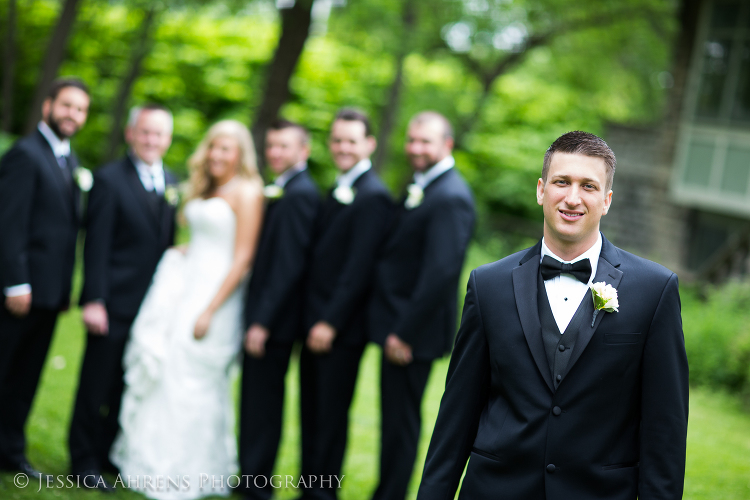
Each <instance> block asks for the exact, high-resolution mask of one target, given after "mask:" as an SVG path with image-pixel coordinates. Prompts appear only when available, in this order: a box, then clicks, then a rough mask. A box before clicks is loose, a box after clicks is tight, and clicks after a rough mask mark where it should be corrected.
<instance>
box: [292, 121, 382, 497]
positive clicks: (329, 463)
mask: <svg viewBox="0 0 750 500" xmlns="http://www.w3.org/2000/svg"><path fill="white" fill-rule="evenodd" d="M375 146H376V141H375V137H373V135H372V131H371V128H370V122H369V119H368V118H367V116H365V115H364V114H362V113H361V112H359V111H356V110H352V109H343V110H341V111H339V113H338V114H337V115H336V117H335V119H334V121H333V124H332V125H331V133H330V137H329V139H328V147H329V149H330V151H331V156H332V157H333V161H334V163H335V165H336V168H337V169H338V170H339V172H340V174H339V176H338V178H337V179H336V187H335V188H334V189H332V190H331V191H330V193H329V195H328V197H327V198H326V201H325V203H324V205H323V208H322V210H321V214H320V217H319V218H318V223H317V225H316V230H315V245H314V247H313V254H312V261H311V263H310V275H309V276H310V278H309V284H308V289H307V311H306V318H307V319H306V329H307V331H308V334H307V340H306V344H305V349H303V351H302V355H301V359H300V376H301V382H300V397H301V413H302V417H301V418H302V474H303V475H304V476H308V477H309V475H315V476H317V477H321V476H322V477H325V478H326V479H327V480H328V481H329V482H328V483H327V484H312V485H310V484H308V485H307V486H308V489H307V490H306V491H305V493H304V498H331V499H334V498H336V497H337V489H338V486H339V483H338V482H337V480H336V479H334V478H333V476H337V477H338V479H341V466H342V463H343V460H344V453H345V450H346V438H347V432H348V423H349V406H350V405H351V402H352V397H353V395H354V388H355V386H356V381H357V372H358V371H359V363H360V359H361V358H362V353H363V352H364V348H365V345H366V344H367V338H368V335H367V323H366V319H365V312H366V305H367V301H368V299H369V293H370V290H371V286H372V277H373V271H374V270H375V262H376V257H377V255H378V252H379V250H380V247H381V245H382V243H383V240H384V237H385V234H386V231H387V229H388V226H389V224H390V221H391V215H392V211H393V203H392V201H391V196H390V193H389V192H388V190H387V189H386V188H385V186H384V185H383V183H382V182H381V181H380V179H379V178H378V176H377V174H376V173H375V172H374V171H373V170H372V164H371V162H370V155H371V154H372V153H373V151H374V150H375Z"/></svg>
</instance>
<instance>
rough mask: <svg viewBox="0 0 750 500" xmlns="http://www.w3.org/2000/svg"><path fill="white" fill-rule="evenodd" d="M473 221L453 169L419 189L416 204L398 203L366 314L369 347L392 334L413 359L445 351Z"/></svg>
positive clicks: (469, 201)
mask: <svg viewBox="0 0 750 500" xmlns="http://www.w3.org/2000/svg"><path fill="white" fill-rule="evenodd" d="M475 217H476V216H475V212H474V200H473V198H472V195H471V191H470V190H469V187H468V186H467V185H466V183H465V182H464V180H463V178H462V177H461V175H460V174H459V173H458V171H457V170H456V169H455V167H454V168H451V169H450V170H448V171H447V172H445V173H443V174H442V175H440V176H439V177H437V178H436V179H435V180H433V181H432V182H431V183H430V184H429V185H428V186H427V187H426V188H425V190H424V199H423V201H422V203H421V205H419V206H418V207H416V208H414V209H411V210H407V209H406V208H405V207H404V206H403V204H402V206H401V207H400V209H399V214H398V218H397V221H396V223H395V225H394V227H393V229H392V230H391V232H390V235H389V236H388V239H387V242H386V244H385V246H384V249H383V254H382V257H381V259H380V262H379V263H378V268H377V272H376V278H375V292H374V297H373V300H372V302H371V305H370V311H369V312H370V322H371V325H372V339H373V340H374V341H375V342H377V343H379V344H381V345H382V344H383V343H384V341H385V338H386V336H387V335H388V334H390V333H395V334H396V335H398V336H399V337H400V338H401V339H402V340H404V341H405V342H406V343H408V344H409V345H411V347H412V351H413V355H414V357H415V358H420V359H434V358H438V357H440V356H442V355H444V354H445V353H447V352H450V348H451V345H452V344H453V336H454V333H455V331H456V308H457V305H458V304H457V302H458V279H459V277H460V275H461V267H462V266H463V261H464V255H465V253H466V247H467V246H468V244H469V240H470V239H471V235H472V232H473V230H474V221H475Z"/></svg>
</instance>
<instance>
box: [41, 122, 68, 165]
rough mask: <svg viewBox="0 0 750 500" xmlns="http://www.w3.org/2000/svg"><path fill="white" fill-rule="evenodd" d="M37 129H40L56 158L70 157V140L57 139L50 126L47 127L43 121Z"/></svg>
mask: <svg viewBox="0 0 750 500" xmlns="http://www.w3.org/2000/svg"><path fill="white" fill-rule="evenodd" d="M37 128H38V129H39V132H41V133H42V135H43V136H44V138H45V139H47V142H48V143H49V145H50V147H51V148H52V153H53V154H54V155H55V158H60V157H61V156H70V140H69V139H67V138H65V139H60V138H59V137H57V135H55V133H54V132H53V131H52V129H51V128H49V125H47V124H46V123H45V122H43V121H41V122H39V125H38V126H37Z"/></svg>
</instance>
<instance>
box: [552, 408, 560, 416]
mask: <svg viewBox="0 0 750 500" xmlns="http://www.w3.org/2000/svg"><path fill="white" fill-rule="evenodd" d="M561 413H562V409H560V407H559V406H555V407H554V408H552V414H553V415H554V416H556V417H559V416H560V414H561Z"/></svg>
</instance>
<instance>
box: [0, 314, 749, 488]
mask: <svg viewBox="0 0 750 500" xmlns="http://www.w3.org/2000/svg"><path fill="white" fill-rule="evenodd" d="M83 341H84V337H83V330H82V325H81V322H80V313H79V311H78V310H73V311H71V312H69V313H67V314H65V315H63V316H62V317H61V319H60V323H59V325H58V330H57V333H56V335H55V339H54V342H53V345H52V348H51V351H50V354H49V357H48V359H47V364H46V367H45V370H44V374H43V378H42V383H41V386H40V390H39V392H38V394H37V398H36V401H35V404H34V408H33V410H32V414H31V418H30V420H29V425H28V432H27V436H28V456H29V459H30V460H31V462H32V464H34V465H35V466H37V467H38V468H40V469H41V470H44V471H45V472H48V473H51V474H66V473H67V472H68V455H67V444H66V443H67V429H68V425H69V422H70V417H71V410H72V406H73V398H74V391H75V388H76V383H77V375H78V369H79V363H80V358H81V354H82V350H83V343H84V342H83ZM379 362H380V353H379V351H378V349H376V348H374V347H371V348H368V350H367V351H366V354H365V357H364V360H363V363H362V370H361V372H360V376H359V380H358V386H357V393H356V397H355V401H354V407H353V409H352V412H351V428H350V443H349V449H348V454H347V458H346V463H345V466H344V474H345V477H344V480H343V483H342V492H341V498H342V499H343V500H363V499H368V498H369V496H370V495H371V493H372V491H373V489H374V488H375V482H376V479H377V469H378V467H377V463H378V449H379V444H378V437H379V430H378V429H379V406H380V402H379V398H378V387H377V382H378V367H379ZM447 365H448V363H447V360H442V361H440V362H438V363H436V365H435V368H434V370H433V373H432V377H431V379H430V382H429V385H428V387H427V393H426V396H425V401H424V405H423V417H424V421H423V424H424V425H423V432H422V441H421V445H420V454H419V458H418V463H417V468H418V470H421V466H422V463H423V462H424V456H425V453H426V451H427V445H428V442H429V437H430V433H431V430H432V427H433V425H434V421H435V417H436V415H437V410H438V405H439V403H440V397H441V394H442V388H443V384H444V380H445V372H446V370H447ZM296 377H297V367H296V363H293V365H292V369H291V370H290V373H289V377H288V384H287V385H288V387H289V390H288V392H287V401H288V405H287V414H286V423H285V434H284V439H283V443H282V446H281V453H280V456H279V460H278V465H277V470H276V473H277V474H282V475H286V474H289V475H296V474H297V471H298V448H297V443H298V441H299V430H298V423H299V419H298V414H297V408H298V405H297V397H298V390H297V387H298V384H297V379H296ZM259 411H260V410H259ZM418 483H419V473H417V474H415V477H414V478H413V481H412V485H411V488H410V494H409V498H410V499H413V498H415V497H416V490H417V486H418ZM37 490H38V483H36V484H34V483H31V484H29V485H28V486H27V487H26V488H17V487H16V486H14V484H13V474H0V498H2V499H19V500H30V499H32V498H33V499H53V498H54V499H74V498H86V499H91V500H95V499H97V498H108V499H117V500H119V499H136V498H142V497H141V496H140V495H138V494H136V493H132V492H129V491H127V490H122V489H120V490H118V492H117V493H116V494H114V495H102V494H100V493H98V492H89V491H79V490H76V489H70V488H54V489H44V488H43V489H42V491H41V492H37ZM294 497H295V492H294V491H293V490H284V489H280V490H278V498H279V499H282V500H285V499H291V498H294ZM684 498H686V499H689V500H704V499H705V500H708V499H711V500H713V499H717V498H720V499H721V500H741V499H750V413H747V412H745V411H743V410H742V408H741V407H740V404H739V402H738V401H737V400H736V399H734V398H732V397H730V396H727V395H724V394H720V393H712V392H710V391H708V390H706V389H694V390H693V391H692V392H691V401H690V427H689V435H688V459H687V478H686V480H685V497H684Z"/></svg>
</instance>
